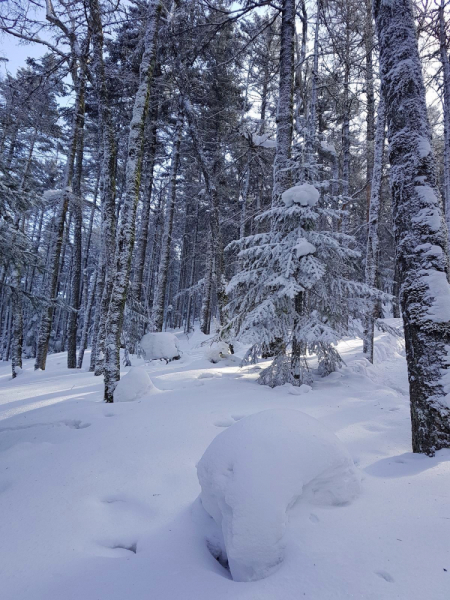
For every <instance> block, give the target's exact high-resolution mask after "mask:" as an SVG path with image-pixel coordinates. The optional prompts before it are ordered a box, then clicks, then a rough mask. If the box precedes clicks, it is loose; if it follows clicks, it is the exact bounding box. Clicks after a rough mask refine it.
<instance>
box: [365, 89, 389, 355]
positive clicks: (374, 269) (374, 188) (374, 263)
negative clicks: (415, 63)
mask: <svg viewBox="0 0 450 600" xmlns="http://www.w3.org/2000/svg"><path fill="white" fill-rule="evenodd" d="M385 124H386V120H385V110H384V100H383V98H381V100H380V104H379V106H378V120H377V130H376V137H375V151H374V152H375V154H374V165H373V171H372V180H371V185H370V188H371V194H370V210H369V230H368V234H367V255H366V284H367V285H368V286H370V287H372V288H373V287H375V285H376V280H377V273H378V242H379V240H378V222H379V219H380V209H381V198H380V195H381V177H382V173H383V150H384V138H385ZM375 310H376V307H375V305H374V306H373V308H372V310H371V311H369V314H368V315H367V320H366V327H365V331H364V344H363V351H364V354H365V355H366V357H367V359H368V360H369V361H370V362H371V363H373V336H374V327H375Z"/></svg>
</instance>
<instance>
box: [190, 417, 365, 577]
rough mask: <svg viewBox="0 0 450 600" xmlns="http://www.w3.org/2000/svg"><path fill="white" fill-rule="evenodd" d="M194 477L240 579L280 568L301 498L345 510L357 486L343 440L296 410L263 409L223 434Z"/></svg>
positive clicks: (232, 572)
mask: <svg viewBox="0 0 450 600" xmlns="http://www.w3.org/2000/svg"><path fill="white" fill-rule="evenodd" d="M197 474H198V479H199V482H200V485H201V488H202V491H201V502H202V506H203V507H204V509H205V510H206V511H207V512H208V514H209V515H210V516H211V517H212V518H213V519H214V521H215V522H216V524H217V525H218V527H219V528H220V533H219V535H220V534H222V535H223V543H224V552H225V554H226V557H227V559H228V564H229V567H230V571H231V575H232V577H233V579H234V580H235V581H255V580H258V579H263V578H264V577H267V576H268V575H270V574H271V573H273V572H274V571H275V570H276V569H278V568H279V567H280V566H281V563H282V561H283V559H284V550H285V545H286V541H285V529H286V526H287V522H288V513H289V511H290V509H291V508H292V507H293V506H294V505H295V504H296V503H297V502H299V501H300V500H301V499H302V496H305V497H307V498H308V499H309V501H310V502H311V501H313V502H315V503H319V504H325V505H327V504H329V505H342V504H345V503H347V502H349V501H351V500H353V499H354V498H355V497H356V496H357V494H358V492H359V485H360V484H359V477H358V475H357V472H356V470H355V467H354V465H353V461H352V459H351V457H350V455H349V453H348V451H347V450H346V448H345V447H344V446H343V445H342V444H341V442H340V441H339V440H338V438H337V437H336V436H335V435H334V434H333V433H332V432H331V431H328V430H327V429H326V428H325V427H324V426H323V425H322V424H321V423H319V421H317V420H316V419H313V418H312V417H309V416H308V415H306V414H304V413H301V412H300V411H297V410H292V409H272V410H265V411H262V412H259V413H256V414H254V415H251V416H249V417H246V418H244V419H242V420H240V421H238V422H237V423H235V424H234V425H232V426H231V427H230V428H229V429H226V430H225V431H223V432H222V433H221V434H220V435H218V436H217V437H216V438H215V439H214V440H213V442H212V443H211V444H210V446H209V447H208V448H207V450H206V452H205V454H204V455H203V457H202V458H201V460H200V462H199V464H198V467H197ZM217 537H219V536H217ZM217 537H216V539H217Z"/></svg>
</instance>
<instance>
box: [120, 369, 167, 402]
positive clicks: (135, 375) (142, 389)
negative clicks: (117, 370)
mask: <svg viewBox="0 0 450 600" xmlns="http://www.w3.org/2000/svg"><path fill="white" fill-rule="evenodd" d="M158 391H159V390H158V389H157V388H156V387H155V386H154V385H153V382H152V380H151V379H150V377H149V374H148V373H147V371H146V370H145V368H144V367H132V368H131V369H130V370H129V371H128V373H127V374H126V375H124V376H123V377H122V379H121V380H120V381H119V383H118V384H117V386H116V389H115V390H114V402H133V401H134V400H139V398H142V397H143V396H148V395H149V394H154V393H155V392H158Z"/></svg>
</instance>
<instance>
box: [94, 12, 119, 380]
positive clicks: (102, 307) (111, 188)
mask: <svg viewBox="0 0 450 600" xmlns="http://www.w3.org/2000/svg"><path fill="white" fill-rule="evenodd" d="M89 11H90V17H91V21H92V48H93V63H94V64H93V66H94V72H95V84H96V95H97V102H98V111H99V127H100V131H101V135H102V167H101V172H102V174H101V189H102V196H101V215H102V219H101V238H102V239H101V246H102V249H101V254H100V271H101V277H100V280H101V281H102V284H101V285H100V286H98V288H99V290H98V291H99V292H100V291H101V292H102V294H101V295H99V301H98V302H97V307H96V313H98V317H97V314H96V320H97V318H98V327H97V331H96V340H95V355H94V361H95V371H94V372H95V374H96V375H101V374H102V372H103V356H104V352H105V327H106V319H107V314H108V306H109V298H110V296H111V288H112V274H113V269H114V252H115V244H116V144H115V139H114V129H113V121H112V114H111V108H110V104H109V95H108V86H107V80H106V73H105V64H104V58H103V43H104V38H103V26H102V17H101V9H100V4H99V1H98V0H89Z"/></svg>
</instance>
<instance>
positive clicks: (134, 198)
mask: <svg viewBox="0 0 450 600" xmlns="http://www.w3.org/2000/svg"><path fill="white" fill-rule="evenodd" d="M148 10H149V16H148V21H147V28H146V31H145V36H144V53H143V56H142V61H141V66H140V83H139V88H138V91H137V93H136V98H135V101H134V107H133V116H132V119H131V123H130V135H129V139H128V156H127V163H126V183H125V199H124V203H123V207H122V214H121V223H120V228H119V231H118V234H117V250H116V255H115V269H114V276H113V281H112V288H111V296H110V299H109V310H108V318H107V323H106V340H105V367H104V375H105V395H104V399H105V402H113V401H114V389H115V387H116V385H117V383H118V381H119V379H120V339H121V333H122V325H123V313H124V308H125V301H126V296H127V290H128V285H129V279H130V267H131V256H132V252H133V245H134V228H135V224H136V210H137V204H138V201H139V189H140V183H141V167H142V157H143V142H144V125H145V120H146V117H147V114H148V108H149V101H150V91H151V84H152V80H153V71H154V68H155V62H156V49H157V41H158V32H159V22H160V15H161V12H162V3H161V1H160V0H154V1H152V2H151V3H150V4H149V9H148Z"/></svg>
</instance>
